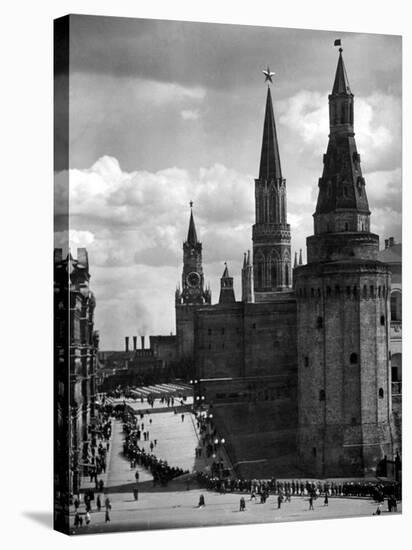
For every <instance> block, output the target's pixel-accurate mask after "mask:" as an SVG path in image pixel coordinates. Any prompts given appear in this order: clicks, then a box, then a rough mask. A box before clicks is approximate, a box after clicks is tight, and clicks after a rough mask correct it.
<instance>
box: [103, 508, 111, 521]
mask: <svg viewBox="0 0 412 550" xmlns="http://www.w3.org/2000/svg"><path fill="white" fill-rule="evenodd" d="M104 521H105V522H106V523H107V522H108V521H110V514H109V509H108V508H106V512H105V514H104Z"/></svg>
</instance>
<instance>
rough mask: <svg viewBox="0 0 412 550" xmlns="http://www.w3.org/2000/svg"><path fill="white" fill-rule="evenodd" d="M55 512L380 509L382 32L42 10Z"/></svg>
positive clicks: (389, 220) (70, 520)
mask: <svg viewBox="0 0 412 550" xmlns="http://www.w3.org/2000/svg"><path fill="white" fill-rule="evenodd" d="M54 59H55V74H54V86H55V105H54V109H55V134H54V139H55V156H54V173H55V221H54V223H55V225H54V229H55V233H54V339H55V340H54V353H55V365H54V369H55V371H54V392H55V413H54V414H55V454H54V460H55V474H54V480H55V481H54V484H55V509H54V524H55V528H56V529H58V530H61V531H63V532H65V533H67V534H74V535H83V534H90V533H106V532H119V531H134V530H137V531H141V530H152V529H171V528H185V527H205V526H228V525H239V524H257V523H273V522H276V523H279V522H290V521H296V522H300V521H304V520H319V519H336V518H348V517H362V516H371V517H372V516H381V515H382V516H386V515H396V514H400V513H401V512H402V101H401V98H402V38H401V36H398V35H389V34H387V35H385V34H368V33H360V32H341V31H322V30H303V29H292V28H277V27H274V26H266V27H265V26H260V27H258V26H247V25H229V24H218V23H202V22H187V21H171V20H155V19H151V20H149V19H137V18H136V19H134V18H122V17H105V16H92V15H90V16H89V15H68V16H65V17H63V18H60V19H56V20H55V27H54Z"/></svg>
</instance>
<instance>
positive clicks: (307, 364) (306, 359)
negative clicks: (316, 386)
mask: <svg viewBox="0 0 412 550" xmlns="http://www.w3.org/2000/svg"><path fill="white" fill-rule="evenodd" d="M303 364H304V365H305V367H308V366H309V357H308V356H307V355H305V357H304V358H303Z"/></svg>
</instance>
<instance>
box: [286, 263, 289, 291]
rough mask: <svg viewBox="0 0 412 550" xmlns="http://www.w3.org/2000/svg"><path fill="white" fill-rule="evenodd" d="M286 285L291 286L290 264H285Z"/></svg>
mask: <svg viewBox="0 0 412 550" xmlns="http://www.w3.org/2000/svg"><path fill="white" fill-rule="evenodd" d="M285 285H286V286H289V266H288V265H285Z"/></svg>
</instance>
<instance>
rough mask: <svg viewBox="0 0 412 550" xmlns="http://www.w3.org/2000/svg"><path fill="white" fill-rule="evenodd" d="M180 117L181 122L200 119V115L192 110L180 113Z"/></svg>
mask: <svg viewBox="0 0 412 550" xmlns="http://www.w3.org/2000/svg"><path fill="white" fill-rule="evenodd" d="M180 116H181V117H182V118H183V120H197V119H198V118H199V117H200V113H199V111H197V110H194V109H184V110H183V111H180Z"/></svg>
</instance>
